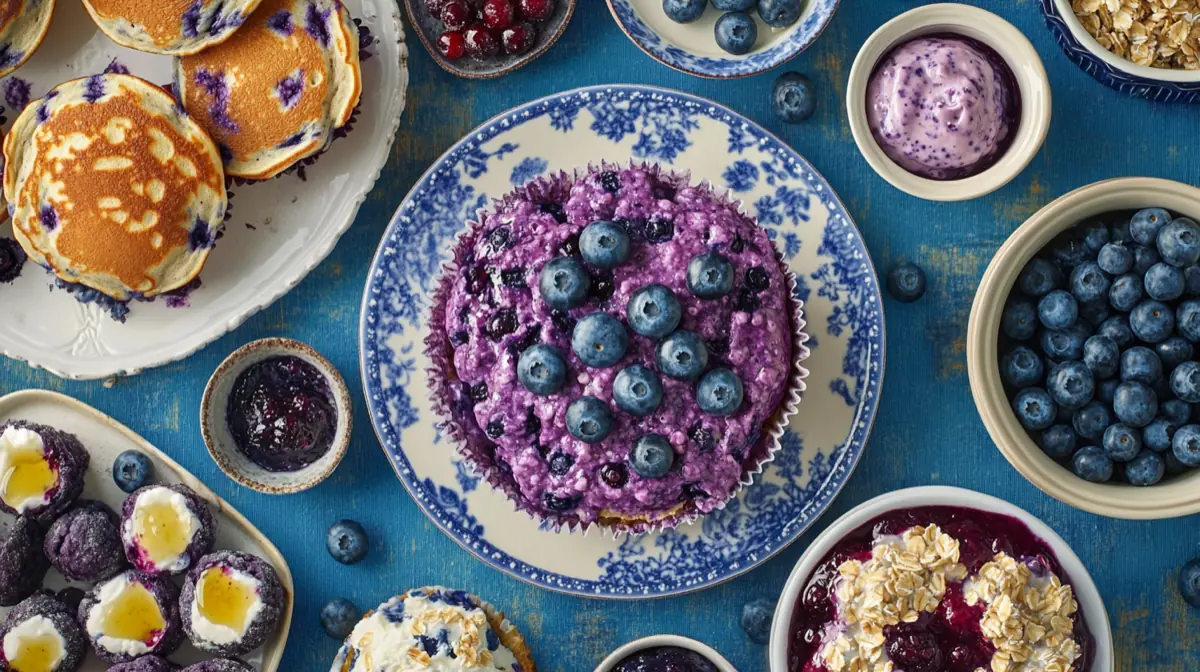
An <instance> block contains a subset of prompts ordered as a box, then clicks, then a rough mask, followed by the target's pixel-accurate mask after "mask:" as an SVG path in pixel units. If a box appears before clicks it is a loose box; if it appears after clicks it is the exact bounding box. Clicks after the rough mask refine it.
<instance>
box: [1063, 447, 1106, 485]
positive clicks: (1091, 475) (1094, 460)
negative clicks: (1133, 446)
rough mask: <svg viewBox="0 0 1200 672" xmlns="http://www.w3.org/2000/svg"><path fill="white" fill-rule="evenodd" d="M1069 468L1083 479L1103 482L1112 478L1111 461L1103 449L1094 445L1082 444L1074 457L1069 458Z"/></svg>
mask: <svg viewBox="0 0 1200 672" xmlns="http://www.w3.org/2000/svg"><path fill="white" fill-rule="evenodd" d="M1071 468H1072V470H1073V471H1074V472H1075V475H1076V476H1078V477H1080V478H1082V479H1084V480H1085V481H1091V482H1092V483H1104V482H1105V481H1107V480H1108V479H1110V478H1112V474H1113V461H1112V460H1110V459H1109V458H1108V455H1106V454H1105V453H1104V451H1103V450H1100V449H1099V448H1097V447H1095V446H1084V447H1083V448H1080V449H1079V452H1077V453H1075V458H1074V459H1073V460H1071Z"/></svg>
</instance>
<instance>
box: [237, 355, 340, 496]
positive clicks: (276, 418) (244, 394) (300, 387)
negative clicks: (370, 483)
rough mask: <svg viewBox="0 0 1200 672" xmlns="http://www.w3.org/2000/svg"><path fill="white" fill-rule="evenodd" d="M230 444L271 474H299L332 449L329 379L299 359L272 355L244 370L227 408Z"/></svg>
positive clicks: (333, 430)
mask: <svg viewBox="0 0 1200 672" xmlns="http://www.w3.org/2000/svg"><path fill="white" fill-rule="evenodd" d="M226 417H227V418H228V420H227V422H228V424H229V431H230V433H231V434H232V435H233V440H234V443H236V444H237V447H238V450H240V451H241V452H242V453H243V454H244V455H245V456H246V457H248V458H250V459H251V460H253V461H254V463H255V464H257V465H259V466H260V467H262V468H263V469H266V470H268V471H274V472H290V471H298V470H300V469H303V468H304V467H307V466H308V465H310V464H312V463H313V462H316V461H317V460H319V459H320V458H321V457H322V456H323V455H325V453H327V452H329V449H330V448H331V447H332V446H333V439H334V434H335V433H336V432H337V423H338V413H337V405H336V403H335V402H334V399H333V393H332V391H331V390H330V387H329V380H328V379H327V378H326V377H325V374H323V373H321V371H319V370H318V369H317V367H315V366H313V365H312V364H309V363H308V362H306V361H304V360H303V359H300V358H299V357H292V356H287V357H271V358H268V359H264V360H263V361H261V362H257V363H255V364H253V365H252V366H250V367H249V368H247V369H246V370H245V371H243V372H242V373H241V374H240V375H239V376H238V377H237V380H236V381H235V382H234V385H233V392H232V393H231V394H230V395H229V405H228V408H227V410H226Z"/></svg>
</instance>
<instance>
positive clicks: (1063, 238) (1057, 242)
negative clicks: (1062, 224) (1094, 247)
mask: <svg viewBox="0 0 1200 672" xmlns="http://www.w3.org/2000/svg"><path fill="white" fill-rule="evenodd" d="M1049 249H1050V256H1051V258H1052V259H1053V260H1054V262H1055V263H1056V264H1058V265H1059V266H1060V267H1061V268H1064V269H1067V270H1070V269H1072V268H1075V267H1076V266H1078V265H1079V264H1082V263H1083V262H1085V261H1087V260H1088V259H1089V258H1094V256H1095V255H1093V254H1091V252H1090V251H1089V250H1088V248H1087V245H1084V244H1083V238H1082V237H1081V236H1080V235H1079V232H1078V231H1077V230H1075V229H1070V230H1067V231H1064V232H1062V233H1060V234H1059V235H1058V236H1056V237H1055V238H1054V240H1052V241H1050V246H1049Z"/></svg>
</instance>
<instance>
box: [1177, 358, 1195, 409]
mask: <svg viewBox="0 0 1200 672" xmlns="http://www.w3.org/2000/svg"><path fill="white" fill-rule="evenodd" d="M1171 392H1172V393H1174V394H1175V396H1176V397H1179V399H1181V400H1183V401H1186V402H1187V403H1189V404H1196V403H1200V363H1198V362H1196V361H1194V360H1192V361H1187V362H1184V363H1182V364H1180V365H1179V366H1177V367H1175V370H1174V371H1172V372H1171Z"/></svg>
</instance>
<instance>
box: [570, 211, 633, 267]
mask: <svg viewBox="0 0 1200 672" xmlns="http://www.w3.org/2000/svg"><path fill="white" fill-rule="evenodd" d="M579 254H581V255H582V256H583V260H584V261H586V262H587V263H589V264H591V265H592V266H595V267H596V268H616V267H617V266H620V265H621V264H623V263H625V260H626V259H628V258H629V233H628V232H627V231H626V230H625V229H624V227H621V226H618V225H616V224H613V223H612V222H604V221H600V222H592V223H591V224H588V225H587V228H585V229H584V230H583V233H581V234H579Z"/></svg>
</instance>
